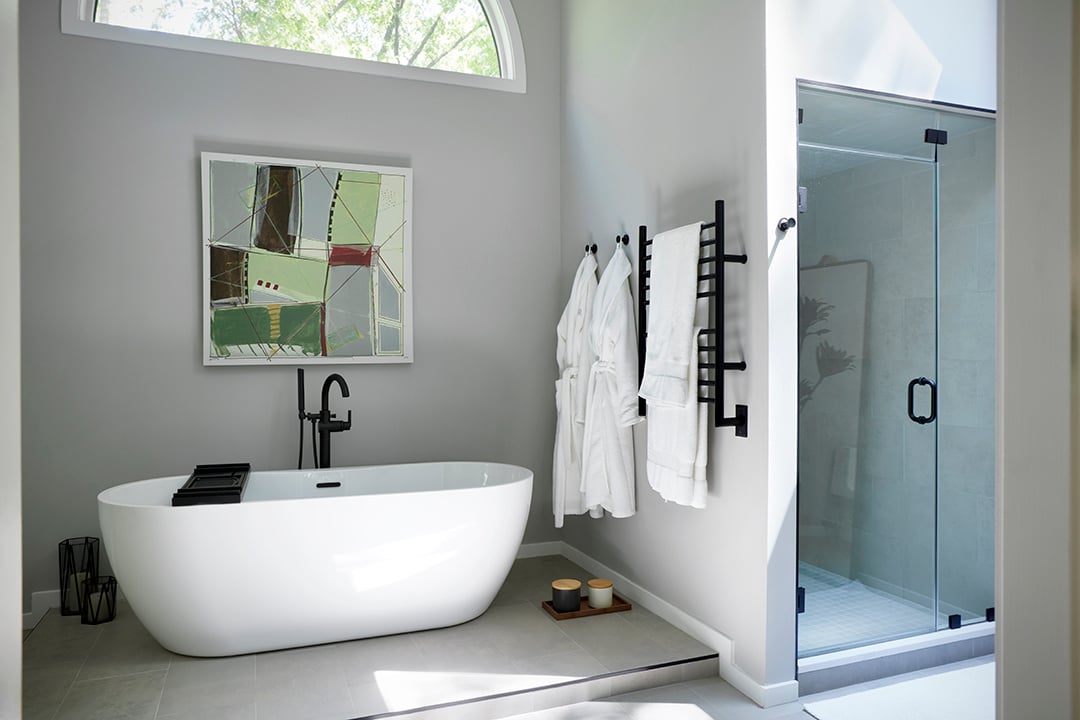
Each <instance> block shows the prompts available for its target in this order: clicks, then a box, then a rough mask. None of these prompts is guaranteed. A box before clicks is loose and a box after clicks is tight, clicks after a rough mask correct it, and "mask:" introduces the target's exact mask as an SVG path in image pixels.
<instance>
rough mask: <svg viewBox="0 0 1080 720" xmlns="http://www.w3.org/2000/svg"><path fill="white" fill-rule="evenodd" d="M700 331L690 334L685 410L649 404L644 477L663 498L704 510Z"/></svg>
mask: <svg viewBox="0 0 1080 720" xmlns="http://www.w3.org/2000/svg"><path fill="white" fill-rule="evenodd" d="M700 331H701V328H694V329H693V333H692V335H691V339H692V342H693V343H694V352H691V353H690V362H689V366H688V372H687V380H688V381H689V384H690V386H691V388H692V389H691V391H690V393H689V394H688V395H687V399H686V402H685V403H684V404H683V406H682V407H669V406H663V405H655V404H653V403H649V404H648V406H647V408H648V409H647V412H646V417H647V419H648V430H647V435H648V440H647V441H646V450H645V474H646V476H647V477H648V478H649V487H651V488H652V489H653V490H655V491H657V492H658V493H660V497H662V498H664V500H667V501H669V502H673V503H678V504H679V505H688V506H690V507H695V508H701V509H704V508H705V497H706V496H707V495H708V484H707V482H706V479H705V463H706V460H707V459H708V437H709V432H708V425H709V423H708V419H707V418H708V411H707V405H706V404H705V403H702V402H698V399H697V395H698V394H697V377H698V359H697V358H698V355H697V352H696V350H697V336H698V333H699V332H700Z"/></svg>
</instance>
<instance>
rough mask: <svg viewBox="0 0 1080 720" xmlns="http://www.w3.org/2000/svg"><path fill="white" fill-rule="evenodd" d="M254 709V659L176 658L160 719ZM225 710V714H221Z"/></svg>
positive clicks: (170, 667)
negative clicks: (166, 716)
mask: <svg viewBox="0 0 1080 720" xmlns="http://www.w3.org/2000/svg"><path fill="white" fill-rule="evenodd" d="M247 706H250V707H251V708H252V709H253V708H254V706H255V656H254V655H241V656H238V657H229V658H187V657H178V658H176V659H174V660H173V661H172V664H171V665H170V666H169V672H168V675H167V676H166V677H165V689H164V691H163V692H162V694H161V707H160V708H159V709H158V714H159V715H173V714H181V713H184V712H193V711H196V710H205V711H207V712H210V711H211V710H222V711H225V710H227V711H229V712H240V710H237V708H244V707H247ZM223 709H224V710H223Z"/></svg>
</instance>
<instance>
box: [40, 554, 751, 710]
mask: <svg viewBox="0 0 1080 720" xmlns="http://www.w3.org/2000/svg"><path fill="white" fill-rule="evenodd" d="M556 577H577V578H581V579H586V578H588V577H589V574H588V573H587V572H585V571H584V570H583V569H582V568H580V567H578V566H577V565H575V564H573V563H571V562H570V561H569V560H567V559H565V558H563V557H561V556H548V557H541V558H530V559H524V560H519V561H517V562H516V563H515V564H514V566H513V568H512V569H511V571H510V575H509V577H508V578H507V581H506V583H505V584H504V586H503V588H502V589H501V591H500V592H499V594H498V596H497V597H496V599H495V602H494V603H493V605H492V607H491V609H489V610H488V611H487V612H486V613H485V614H484V615H482V616H481V617H479V618H477V619H476V620H474V621H472V622H469V623H465V624H464V625H459V626H457V627H452V628H445V629H439V630H429V631H426V632H418V633H409V634H404V635H396V636H391V637H383V638H372V639H367V640H357V641H352V642H343V643H335V644H331V645H321V646H317V647H310V648H299V649H294V650H283V651H278V652H267V653H258V654H253V655H243V656H237V657H230V658H211V659H206V658H189V657H184V656H180V655H174V654H173V653H170V652H168V651H167V650H164V649H163V648H161V646H159V645H158V644H157V642H155V641H154V639H153V638H152V637H150V635H149V634H148V633H147V632H146V630H145V629H144V628H143V627H142V625H141V624H140V623H139V622H138V620H137V619H136V618H135V616H134V615H133V614H132V612H131V610H130V608H128V607H127V606H126V605H124V604H123V603H121V605H120V608H119V610H118V613H117V619H116V620H115V621H113V622H111V623H106V624H103V625H98V626H87V625H82V624H80V622H79V619H78V618H77V617H65V616H61V615H59V613H57V612H56V611H50V612H49V613H48V614H47V615H46V616H45V618H44V619H42V621H41V622H40V623H39V624H38V626H37V627H36V628H35V629H34V630H33V632H31V633H30V635H29V637H27V639H26V640H25V642H24V645H23V682H24V689H23V703H24V708H23V712H24V716H23V717H24V720H105V719H106V718H107V719H108V720H115V719H117V718H125V719H127V720H140V719H145V720H187V719H188V718H199V719H200V720H276V719H277V718H282V719H285V718H287V719H288V720H346V719H347V718H360V717H370V716H379V715H384V714H386V713H395V712H400V711H405V710H408V709H411V708H418V707H432V706H439V705H441V704H445V703H454V702H456V701H461V700H469V699H474V698H480V697H486V698H489V700H487V701H485V703H481V704H470V705H457V706H449V707H443V708H441V709H440V708H438V707H435V709H432V710H430V711H428V712H426V713H424V715H423V717H424V718H425V720H426V719H427V718H429V717H430V718H436V717H437V718H440V719H441V718H455V720H456V719H457V718H462V719H466V718H472V717H480V716H486V717H496V716H508V715H513V714H515V713H524V712H528V711H533V710H538V709H545V708H550V707H552V706H553V705H567V704H571V703H574V702H579V701H587V700H593V699H596V698H602V697H608V696H611V695H615V694H617V693H625V692H632V691H637V690H641V689H642V688H647V687H653V686H656V685H662V684H673V683H680V682H686V681H696V680H698V679H699V678H704V677H709V676H712V677H713V678H714V679H715V680H714V682H715V683H716V684H718V685H717V687H720V688H721V689H722V688H727V690H728V691H730V692H732V693H734V692H735V691H734V690H731V689H730V687H729V686H727V685H726V684H724V683H722V681H720V680H719V679H718V678H715V675H716V672H717V660H716V657H715V653H714V652H713V651H712V650H711V649H709V648H708V647H706V646H705V645H702V644H701V643H699V642H698V641H697V640H695V639H693V638H691V637H690V636H689V635H687V634H685V633H683V632H682V631H681V630H678V629H677V628H675V627H672V626H671V625H669V624H668V623H666V622H664V621H663V620H662V619H660V618H659V617H657V616H656V615H654V614H653V613H650V612H649V611H647V610H645V609H643V608H640V607H635V608H634V609H633V610H631V611H629V612H621V613H612V614H609V615H602V616H595V617H590V618H582V619H576V620H566V621H561V622H556V621H555V620H553V619H552V618H551V617H549V616H548V615H547V614H546V613H545V612H544V611H543V610H542V609H541V608H540V602H541V600H544V599H546V598H547V597H549V595H550V582H551V580H552V579H553V578H556ZM616 591H617V590H616ZM693 658H707V659H700V660H698V661H696V662H683V661H686V660H690V659H693ZM656 666H660V667H656ZM643 667H651V668H652V669H651V670H649V671H648V672H646V673H638V672H633V673H632V672H625V671H630V670H634V669H637V668H643ZM551 686H555V687H551ZM537 688H547V689H545V690H543V691H541V692H526V691H534V690H536V689H537ZM691 694H693V693H691ZM699 694H700V693H699ZM735 695H738V694H737V693H735ZM493 696H494V697H493ZM738 697H741V696H738ZM744 700H745V699H744ZM745 702H746V703H747V704H748V705H747V708H753V707H754V706H753V704H752V703H750V701H748V700H746V701H745ZM566 717H571V716H566ZM611 717H615V718H618V717H621V716H619V715H613V716H611ZM635 717H636V716H635ZM725 717H726V716H725Z"/></svg>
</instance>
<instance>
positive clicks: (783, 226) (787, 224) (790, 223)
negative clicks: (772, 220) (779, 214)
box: [776, 218, 795, 232]
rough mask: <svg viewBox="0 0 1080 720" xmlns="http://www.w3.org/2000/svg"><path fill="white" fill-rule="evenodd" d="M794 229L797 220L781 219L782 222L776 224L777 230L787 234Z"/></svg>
mask: <svg viewBox="0 0 1080 720" xmlns="http://www.w3.org/2000/svg"><path fill="white" fill-rule="evenodd" d="M793 227H795V218H780V222H778V223H777V224H776V229H777V230H779V231H780V232H787V231H788V230H790V229H791V228H793Z"/></svg>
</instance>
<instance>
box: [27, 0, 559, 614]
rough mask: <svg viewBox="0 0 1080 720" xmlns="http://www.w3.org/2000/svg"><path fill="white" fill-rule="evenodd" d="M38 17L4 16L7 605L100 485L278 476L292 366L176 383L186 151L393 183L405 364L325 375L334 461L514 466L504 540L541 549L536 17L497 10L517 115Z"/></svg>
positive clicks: (548, 117)
mask: <svg viewBox="0 0 1080 720" xmlns="http://www.w3.org/2000/svg"><path fill="white" fill-rule="evenodd" d="M59 5H60V3H58V2H23V3H22V7H21V10H22V17H21V18H20V23H21V24H20V32H21V39H22V48H21V51H22V55H21V59H22V129H23V132H22V147H23V155H22V187H23V194H22V197H23V205H22V209H23V217H24V218H25V221H24V225H23V262H22V278H23V281H22V288H23V309H24V314H23V330H24V332H23V341H22V353H23V355H22V357H23V363H24V367H25V368H26V373H25V374H24V378H23V382H24V385H23V389H24V397H25V403H24V408H23V427H24V438H23V449H24V454H25V458H26V463H25V481H24V505H23V507H24V527H25V549H24V562H25V579H26V587H25V593H27V594H29V593H30V592H32V591H37V590H46V589H51V588H55V587H57V580H56V578H55V577H54V574H55V572H56V570H55V563H56V559H55V558H56V543H57V542H58V541H59V540H61V539H63V538H65V537H69V536H73V535H83V534H91V535H97V534H98V524H97V508H96V502H95V497H96V495H97V493H98V492H100V491H101V490H102V489H104V488H106V487H109V486H112V485H115V484H118V483H123V482H128V481H133V480H138V479H141V478H148V477H155V476H161V475H171V474H186V473H188V472H189V471H190V470H191V468H192V466H193V465H195V464H196V463H199V462H228V461H251V462H252V463H253V464H254V466H255V467H256V468H287V467H295V463H296V451H297V432H298V421H297V420H296V408H295V404H296V379H295V369H294V368H293V367H267V368H262V367H255V368H204V367H203V366H202V363H201V348H200V344H201V337H202V335H201V333H202V329H201V328H202V326H201V302H202V301H201V291H202V280H201V278H202V274H201V273H202V271H201V250H200V244H199V243H200V241H199V238H200V225H199V222H200V217H201V215H200V190H199V152H200V151H202V150H214V151H236V152H253V153H266V154H270V153H273V154H277V155H279V156H284V157H301V158H304V157H311V158H316V159H327V160H341V161H347V162H379V163H386V164H408V165H409V166H411V167H412V168H413V173H414V208H415V209H414V212H413V222H414V228H413V251H414V263H413V267H414V288H415V292H416V295H415V304H414V323H415V325H414V327H415V335H414V337H415V358H416V360H415V362H414V363H412V364H409V365H394V366H339V367H337V368H333V370H336V371H340V372H341V374H342V375H344V376H345V378H346V379H347V380H348V382H349V385H350V387H351V390H352V397H351V398H350V399H349V400H348V401H335V403H334V407H335V409H338V410H345V409H347V408H352V410H353V416H354V423H353V429H352V431H351V432H348V433H345V434H342V435H339V436H337V437H335V439H334V443H335V445H334V460H335V464H338V465H348V464H378V463H398V462H411V461H423V460H464V459H475V460H481V459H482V460H492V461H503V462H511V463H517V464H521V465H525V466H527V467H530V468H532V469H533V470H534V471H535V473H536V483H535V486H534V487H535V491H534V499H533V508H532V516H531V519H530V522H529V525H528V529H527V531H526V538H525V539H526V541H527V542H538V541H546V540H552V539H554V538H555V537H556V535H555V530H554V529H553V527H552V523H551V520H550V516H551V508H550V489H549V488H550V472H551V447H552V434H553V430H552V428H553V427H554V402H553V390H552V388H553V381H554V378H555V366H554V327H555V323H556V320H557V318H558V312H559V311H560V309H561V308H559V307H558V300H557V298H556V294H555V291H554V289H555V288H556V287H557V286H558V284H559V281H560V271H561V268H562V266H561V264H560V244H559V241H558V231H559V220H558V218H559V215H560V209H559V203H560V198H559V156H558V153H557V152H556V151H555V148H557V147H558V146H559V132H560V128H559V107H560V57H559V50H560V47H559V32H560V27H559V17H560V7H559V4H558V3H542V2H518V3H516V7H515V11H516V14H517V18H518V22H519V24H520V26H521V32H522V35H523V38H524V43H525V51H526V55H527V58H528V63H529V85H528V92H527V93H525V94H515V93H505V92H496V91H489V90H479V89H472V88H465V87H458V86H450V85H443V84H437V83H429V82H418V81H409V80H399V79H393V78H383V77H376V76H371V75H364V74H360V73H345V72H336V71H328V70H317V69H310V68H301V67H294V66H291V65H283V64H275V63H268V62H259V61H249V60H239V59H235V58H229V57H219V56H213V55H202V54H196V53H185V52H179V51H170V50H162V49H156V48H150V47H144V46H138V45H127V44H123V43H115V42H107V41H102V40H95V39H88V38H83V37H75V36H69V35H63V34H61V33H60V31H59V18H58V11H59ZM270 98H276V99H278V100H276V101H273V102H271V101H270V100H269V99H270ZM329 372H331V368H326V367H320V368H313V369H310V370H309V371H308V373H307V375H308V396H309V398H310V397H313V396H316V394H317V383H321V381H322V378H323V377H325V375H326V374H327V373H329ZM335 397H336V393H335Z"/></svg>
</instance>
